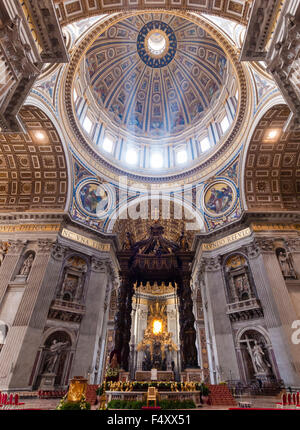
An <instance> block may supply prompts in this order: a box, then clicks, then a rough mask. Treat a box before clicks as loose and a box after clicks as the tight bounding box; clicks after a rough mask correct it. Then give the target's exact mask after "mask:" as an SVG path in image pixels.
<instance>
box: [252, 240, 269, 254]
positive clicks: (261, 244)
mask: <svg viewBox="0 0 300 430" xmlns="http://www.w3.org/2000/svg"><path fill="white" fill-rule="evenodd" d="M255 245H256V246H257V248H258V249H260V250H261V252H263V253H272V252H274V240H273V239H269V238H264V237H257V238H256V239H255Z"/></svg>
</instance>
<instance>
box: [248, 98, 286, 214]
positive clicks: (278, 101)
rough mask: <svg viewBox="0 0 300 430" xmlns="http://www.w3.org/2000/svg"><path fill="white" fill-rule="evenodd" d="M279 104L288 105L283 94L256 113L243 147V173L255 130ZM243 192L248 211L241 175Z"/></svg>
mask: <svg viewBox="0 0 300 430" xmlns="http://www.w3.org/2000/svg"><path fill="white" fill-rule="evenodd" d="M279 104H286V103H285V100H284V98H283V97H282V95H281V94H278V95H277V96H275V97H272V98H270V99H269V100H268V101H267V103H265V104H264V106H263V107H262V108H261V109H259V111H258V112H257V113H256V115H255V117H254V118H253V119H252V124H251V128H250V130H249V133H248V135H247V139H246V142H245V143H244V147H243V156H242V157H241V158H242V161H241V171H242V172H244V171H245V168H246V159H247V157H246V156H247V152H248V149H249V145H250V142H251V139H252V136H253V134H254V132H255V129H256V127H257V125H258V123H259V121H260V120H261V119H262V118H263V116H264V115H265V114H266V113H267V112H268V110H269V109H271V108H272V107H274V106H276V105H279ZM241 190H242V192H241V199H242V202H243V206H244V208H245V209H246V210H247V209H248V206H247V202H246V197H245V192H244V190H245V177H244V176H243V175H241Z"/></svg>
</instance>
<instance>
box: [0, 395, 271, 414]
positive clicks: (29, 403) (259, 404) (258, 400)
mask: <svg viewBox="0 0 300 430" xmlns="http://www.w3.org/2000/svg"><path fill="white" fill-rule="evenodd" d="M59 400H60V399H39V398H28V399H20V401H21V402H24V403H25V404H24V405H22V406H20V407H18V409H40V410H53V409H55V408H56V406H57V405H58V404H59ZM236 401H237V403H238V402H239V401H243V402H245V401H246V402H250V403H251V404H252V407H253V408H276V402H278V401H279V399H278V397H270V396H252V397H244V396H243V397H242V398H240V397H238V398H236ZM98 407H99V406H97V405H94V406H92V410H96V409H98ZM228 408H229V407H228V406H209V405H203V406H202V407H201V408H198V409H199V411H201V410H227V409H228ZM2 410H3V409H2ZM0 411H1V409H0Z"/></svg>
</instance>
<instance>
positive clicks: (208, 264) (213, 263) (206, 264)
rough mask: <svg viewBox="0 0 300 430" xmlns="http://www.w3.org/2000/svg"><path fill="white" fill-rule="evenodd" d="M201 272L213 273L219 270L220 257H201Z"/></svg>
mask: <svg viewBox="0 0 300 430" xmlns="http://www.w3.org/2000/svg"><path fill="white" fill-rule="evenodd" d="M201 262H202V270H206V271H208V272H213V271H217V270H220V269H221V257H220V256H219V255H218V256H217V257H208V258H207V257H203V258H202V261H201Z"/></svg>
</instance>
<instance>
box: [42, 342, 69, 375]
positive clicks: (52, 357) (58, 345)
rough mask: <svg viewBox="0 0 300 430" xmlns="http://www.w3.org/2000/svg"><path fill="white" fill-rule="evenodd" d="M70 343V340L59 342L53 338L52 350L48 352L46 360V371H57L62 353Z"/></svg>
mask: <svg viewBox="0 0 300 430" xmlns="http://www.w3.org/2000/svg"><path fill="white" fill-rule="evenodd" d="M68 345H69V342H57V340H56V339H54V340H53V342H52V345H51V346H50V352H49V353H48V355H47V357H46V360H45V372H49V373H55V365H56V363H57V360H58V358H59V355H60V353H61V352H62V350H63V349H65V348H66V347H67V346H68Z"/></svg>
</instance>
